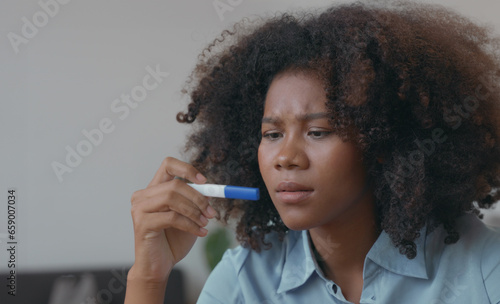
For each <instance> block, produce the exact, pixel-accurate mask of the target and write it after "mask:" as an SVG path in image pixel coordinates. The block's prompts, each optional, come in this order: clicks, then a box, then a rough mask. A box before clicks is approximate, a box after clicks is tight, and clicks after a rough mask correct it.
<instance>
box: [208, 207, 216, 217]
mask: <svg viewBox="0 0 500 304" xmlns="http://www.w3.org/2000/svg"><path fill="white" fill-rule="evenodd" d="M207 212H208V214H209V215H210V216H211V217H214V216H215V215H216V214H217V212H216V211H215V210H214V208H212V206H210V205H208V207H207Z"/></svg>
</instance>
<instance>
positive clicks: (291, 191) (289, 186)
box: [276, 181, 313, 204]
mask: <svg viewBox="0 0 500 304" xmlns="http://www.w3.org/2000/svg"><path fill="white" fill-rule="evenodd" d="M312 193H313V189H312V188H311V187H308V186H304V185H301V184H299V183H296V182H291V181H285V182H281V183H279V184H278V187H276V197H277V198H278V200H280V201H282V202H283V203H288V204H292V203H299V202H301V201H303V200H305V199H307V198H308V197H309V196H311V194H312Z"/></svg>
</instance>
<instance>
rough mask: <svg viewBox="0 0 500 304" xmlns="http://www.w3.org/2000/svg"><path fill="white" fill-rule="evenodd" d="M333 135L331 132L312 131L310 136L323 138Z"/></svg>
mask: <svg viewBox="0 0 500 304" xmlns="http://www.w3.org/2000/svg"><path fill="white" fill-rule="evenodd" d="M331 133H332V132H330V131H310V132H309V136H311V137H313V138H323V137H326V136H328V135H330V134H331Z"/></svg>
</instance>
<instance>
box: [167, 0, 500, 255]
mask: <svg viewBox="0 0 500 304" xmlns="http://www.w3.org/2000/svg"><path fill="white" fill-rule="evenodd" d="M498 46H499V42H498V39H497V38H495V37H493V36H492V35H491V30H490V29H489V28H487V27H485V26H482V25H477V24H475V23H473V22H471V21H470V20H468V19H467V18H464V17H463V16H461V15H459V14H457V13H456V12H453V11H450V10H448V9H445V8H443V7H441V6H437V5H428V4H417V3H412V2H404V3H400V2H392V3H388V2H385V3H384V4H382V5H381V4H373V3H364V2H356V3H352V4H340V5H335V6H333V7H330V8H328V9H326V10H324V11H322V12H305V11H304V12H300V13H281V14H278V15H275V16H271V17H269V18H260V19H256V20H250V21H249V20H243V21H241V22H240V23H237V24H236V25H235V26H234V27H233V28H232V29H231V30H226V31H224V32H223V33H222V34H221V36H220V37H218V38H217V39H215V40H214V41H213V42H212V43H211V44H210V45H208V46H207V47H206V48H205V50H204V51H203V52H202V54H201V55H200V57H199V62H198V64H197V66H196V68H195V69H194V71H193V73H192V75H191V77H190V78H189V79H188V81H187V82H186V87H185V88H184V90H183V92H184V93H186V94H188V95H189V96H190V97H191V101H190V104H189V105H188V110H187V112H186V113H178V114H177V120H178V121H179V122H183V123H193V122H194V121H195V120H196V123H195V124H194V126H196V128H194V129H193V132H192V133H191V135H190V136H189V138H188V141H187V144H186V152H190V154H189V155H190V158H191V163H192V164H193V165H194V166H196V167H197V168H198V169H199V170H201V172H204V174H205V175H206V176H207V177H208V178H209V180H211V181H212V182H217V183H222V184H234V185H245V186H252V187H258V188H260V189H261V199H260V201H259V202H258V203H245V202H242V201H238V200H214V202H213V203H214V206H215V207H216V208H217V209H218V210H219V212H220V214H221V219H222V220H224V222H228V221H229V220H230V219H233V218H234V219H236V221H237V225H236V234H237V239H238V241H239V242H240V243H241V244H242V245H243V246H246V247H251V248H252V249H254V250H257V251H259V250H261V248H264V249H265V248H269V245H270V244H268V243H265V241H264V237H265V236H266V234H268V233H270V232H277V233H278V234H279V236H280V238H281V239H283V237H284V235H285V234H286V231H287V230H288V228H287V227H286V226H285V225H284V224H283V222H282V221H281V218H280V216H279V214H278V212H277V211H276V209H275V207H274V205H273V203H272V201H271V199H270V197H269V194H268V193H267V190H266V187H265V184H264V182H263V180H262V177H261V175H260V172H259V166H258V159H257V149H258V146H259V142H260V136H261V135H260V127H261V120H262V113H263V107H264V100H265V96H266V92H267V89H268V87H269V85H270V82H271V81H272V79H273V78H274V77H275V76H276V75H277V74H278V73H281V72H283V71H307V72H312V73H314V75H317V76H318V77H320V78H321V79H322V81H323V82H324V86H325V90H326V94H327V100H328V101H327V109H328V111H329V113H331V118H330V123H331V124H332V126H333V127H334V129H335V130H336V132H337V133H338V135H339V136H341V138H342V139H343V140H345V141H351V142H353V143H355V144H356V145H357V147H359V149H361V151H362V154H363V158H364V159H363V161H364V162H365V165H366V168H368V169H369V170H368V171H367V174H368V177H369V178H370V180H371V183H372V185H373V191H374V195H375V204H376V217H377V220H378V224H379V226H380V227H379V228H380V229H383V230H384V231H385V232H386V233H387V234H388V235H389V236H390V238H391V240H392V242H393V243H394V245H395V246H397V247H398V248H399V251H400V252H401V254H404V255H406V256H407V257H408V258H409V259H412V258H414V257H415V256H416V245H415V243H414V240H415V239H416V238H417V237H419V231H420V230H421V229H422V228H423V227H424V226H426V225H427V226H428V227H429V228H430V229H429V231H430V230H432V229H434V228H436V227H438V226H440V225H443V228H444V229H445V230H446V232H447V235H448V236H447V237H446V239H445V240H444V242H445V243H447V244H450V243H455V242H457V240H458V239H459V237H460V236H459V235H458V232H457V229H456V226H455V223H456V219H457V218H458V217H460V216H461V215H463V214H465V213H475V214H477V215H478V216H480V217H481V215H480V212H479V208H489V207H491V206H493V205H494V204H495V203H496V202H497V201H498V200H500V191H498V189H499V187H500V89H499V83H500V60H499V58H500V56H499V50H500V48H499V47H498Z"/></svg>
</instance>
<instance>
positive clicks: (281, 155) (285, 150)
mask: <svg viewBox="0 0 500 304" xmlns="http://www.w3.org/2000/svg"><path fill="white" fill-rule="evenodd" d="M304 148H305V147H304V143H303V142H301V141H300V140H297V139H294V138H289V139H285V140H283V141H282V144H281V146H280V150H279V152H278V154H277V156H276V165H275V167H276V169H294V168H297V169H305V168H307V167H308V166H309V160H308V158H307V154H306V152H305V150H304Z"/></svg>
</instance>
